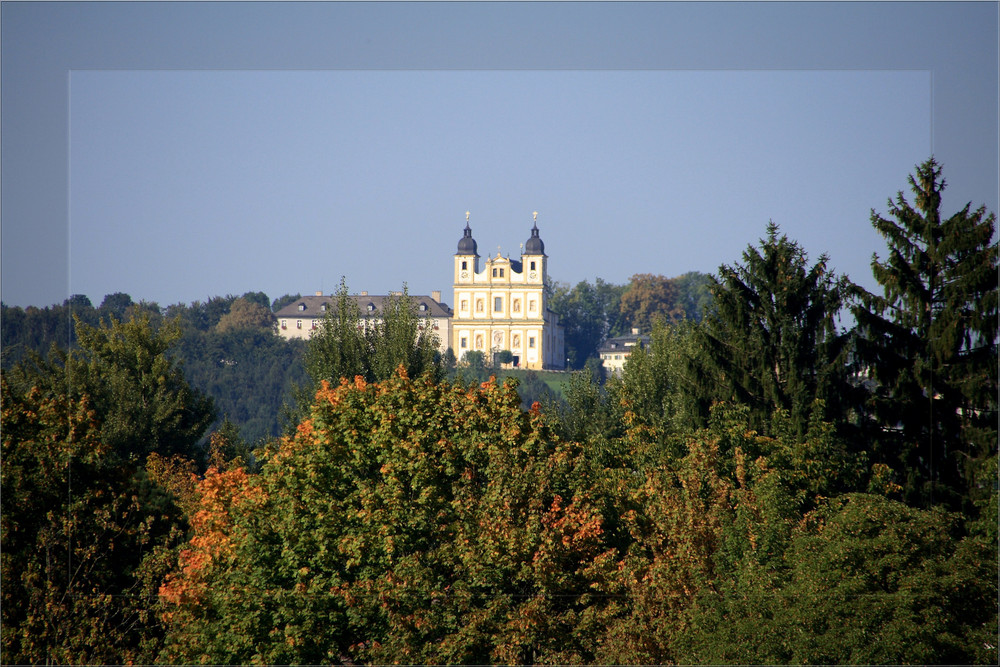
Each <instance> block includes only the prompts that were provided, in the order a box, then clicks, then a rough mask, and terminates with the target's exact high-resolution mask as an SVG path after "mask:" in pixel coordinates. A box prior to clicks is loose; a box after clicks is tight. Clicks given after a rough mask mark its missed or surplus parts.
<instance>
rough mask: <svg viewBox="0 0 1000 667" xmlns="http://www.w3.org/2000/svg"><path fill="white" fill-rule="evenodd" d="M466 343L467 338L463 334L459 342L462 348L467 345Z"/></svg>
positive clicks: (467, 342)
mask: <svg viewBox="0 0 1000 667" xmlns="http://www.w3.org/2000/svg"><path fill="white" fill-rule="evenodd" d="M468 344H469V339H468V338H466V337H465V336H462V342H461V346H462V349H463V350H464V349H465V348H466V346H468Z"/></svg>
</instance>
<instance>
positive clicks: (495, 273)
mask: <svg viewBox="0 0 1000 667" xmlns="http://www.w3.org/2000/svg"><path fill="white" fill-rule="evenodd" d="M493 277H494V278H496V277H497V270H496V269H493Z"/></svg>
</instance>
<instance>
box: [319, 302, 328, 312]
mask: <svg viewBox="0 0 1000 667" xmlns="http://www.w3.org/2000/svg"><path fill="white" fill-rule="evenodd" d="M319 309H320V310H322V311H323V312H324V313H325V312H326V304H325V303H324V304H323V305H322V306H320V307H319Z"/></svg>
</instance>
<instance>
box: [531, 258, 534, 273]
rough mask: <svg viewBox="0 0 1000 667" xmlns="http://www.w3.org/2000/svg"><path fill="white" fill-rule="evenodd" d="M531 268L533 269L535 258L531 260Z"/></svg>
mask: <svg viewBox="0 0 1000 667" xmlns="http://www.w3.org/2000/svg"><path fill="white" fill-rule="evenodd" d="M531 270H532V271H534V270H535V260H531Z"/></svg>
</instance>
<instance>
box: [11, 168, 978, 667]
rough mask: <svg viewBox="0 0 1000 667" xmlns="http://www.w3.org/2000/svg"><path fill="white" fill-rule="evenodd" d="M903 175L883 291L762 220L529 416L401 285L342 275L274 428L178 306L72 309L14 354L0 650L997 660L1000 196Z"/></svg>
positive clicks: (346, 658)
mask: <svg viewBox="0 0 1000 667" xmlns="http://www.w3.org/2000/svg"><path fill="white" fill-rule="evenodd" d="M910 186H911V190H912V192H913V203H911V202H910V201H908V200H907V198H906V197H905V196H904V194H903V193H902V192H901V193H899V194H898V195H897V197H896V198H895V199H894V200H890V202H889V208H888V213H887V214H886V215H885V216H883V215H881V214H878V213H876V212H875V211H873V212H872V224H873V225H874V226H875V228H876V229H877V230H878V231H879V232H880V233H881V234H882V235H883V236H884V237H885V239H886V241H887V254H886V257H885V258H884V259H882V258H880V257H878V256H876V257H874V258H873V263H872V266H873V272H874V276H875V279H876V280H877V281H878V283H879V284H880V285H881V286H882V287H883V288H884V289H883V293H882V294H872V293H869V292H867V291H866V290H863V289H862V288H860V287H858V286H857V285H854V284H852V283H851V282H850V281H849V280H847V279H846V277H843V276H837V275H834V274H833V273H832V272H831V271H830V270H829V269H828V266H827V265H828V259H827V258H826V257H825V256H822V255H821V256H820V257H819V258H817V259H816V260H815V261H812V260H810V258H809V257H808V255H807V253H806V252H805V250H804V249H802V248H801V247H800V246H799V245H798V244H797V243H796V242H795V241H793V240H790V239H788V238H787V236H786V235H784V234H782V233H781V231H780V229H779V228H778V227H777V226H775V225H769V226H768V227H767V229H766V234H765V236H764V238H761V239H760V240H759V241H758V242H757V243H756V244H751V245H750V246H748V248H747V250H746V251H745V252H744V254H743V256H742V258H741V261H739V262H736V263H734V264H732V265H723V266H721V267H720V268H719V271H718V273H717V274H715V275H713V276H711V277H710V280H709V286H710V290H711V301H710V307H709V308H707V309H705V310H703V311H702V313H701V317H700V319H698V318H689V317H686V316H685V315H683V314H681V313H678V312H676V308H671V309H668V310H667V311H666V312H664V310H663V309H662V308H660V307H657V308H655V309H650V310H651V312H655V313H656V314H655V315H653V316H652V317H651V319H650V324H651V326H652V334H651V343H650V345H649V346H648V347H647V348H645V349H640V350H636V351H635V352H633V354H632V356H631V357H630V360H629V362H628V363H627V365H626V366H625V370H624V373H623V374H622V375H621V377H615V378H611V379H608V380H607V381H603V378H602V377H601V376H600V373H599V372H597V369H595V368H594V367H593V366H591V367H589V368H587V369H585V370H584V371H582V372H578V373H576V374H574V375H573V376H572V379H571V381H570V383H569V386H568V388H567V389H566V390H565V392H564V394H565V400H564V402H556V401H550V400H547V399H546V400H541V401H533V402H532V404H531V405H529V406H527V409H525V406H523V405H522V396H520V395H519V394H518V387H517V382H516V381H515V380H512V379H508V380H506V381H505V382H503V383H500V382H497V381H495V380H489V379H487V380H485V381H480V380H481V377H479V376H478V375H477V376H475V377H474V376H473V375H472V374H471V370H469V369H468V368H464V367H463V364H459V363H456V362H455V361H454V360H453V359H447V358H445V357H444V356H442V355H437V354H435V348H436V343H435V341H434V340H433V336H432V335H427V336H424V334H423V332H427V333H428V334H430V331H429V330H428V329H423V330H421V328H420V320H419V318H418V317H417V316H416V312H415V311H414V310H413V309H412V308H410V307H408V300H407V299H406V296H405V291H404V294H403V296H402V297H400V298H399V299H398V301H397V303H396V307H395V308H391V309H390V314H389V317H387V318H385V319H384V320H383V321H382V322H381V323H379V324H377V325H375V326H364V325H363V323H362V321H361V320H360V319H358V313H356V312H354V311H352V310H351V309H350V308H349V306H348V303H350V300H349V299H347V291H346V285H344V284H342V285H341V290H340V292H339V293H338V297H337V298H338V299H339V300H340V305H341V307H340V308H337V309H331V310H330V311H328V312H327V315H326V317H327V322H326V326H325V327H323V328H321V329H320V331H321V332H322V333H321V335H320V336H317V337H314V339H313V340H311V341H310V342H309V343H308V344H307V345H306V346H305V349H304V350H303V356H302V363H303V368H304V374H305V377H304V379H303V381H302V385H301V386H302V389H301V390H300V391H299V393H298V395H297V400H295V401H292V402H290V404H289V405H290V407H289V409H288V411H287V414H288V422H287V426H286V428H285V429H284V431H283V435H282V436H281V437H280V438H272V439H269V440H267V441H266V442H264V443H262V444H260V445H258V446H256V447H252V446H251V445H249V444H247V442H246V441H245V440H244V439H242V438H241V436H240V433H239V429H238V428H237V427H236V426H235V425H234V424H232V423H226V424H223V425H222V426H221V427H210V425H211V424H212V423H213V419H214V417H215V412H214V409H213V405H212V402H211V400H210V399H209V398H208V396H207V395H206V394H205V393H204V392H203V391H201V390H199V389H196V388H193V387H192V385H191V384H190V383H189V382H188V381H187V380H186V379H185V377H184V373H183V372H182V370H181V368H180V364H179V362H178V358H177V357H176V356H173V355H171V354H170V350H171V349H174V348H175V347H176V346H177V344H178V341H180V340H181V337H182V336H183V335H184V334H183V327H182V325H181V324H179V323H178V322H177V321H176V320H168V321H165V322H163V323H162V324H161V325H159V326H156V325H154V323H153V318H152V316H151V315H150V314H148V313H147V314H140V316H139V317H133V318H131V319H128V320H124V321H117V320H115V321H112V322H111V324H110V325H108V324H107V323H105V324H104V325H101V326H92V325H89V324H87V323H85V322H82V321H77V323H76V334H75V335H76V336H77V339H76V341H75V346H74V347H73V348H71V349H68V350H59V351H53V353H52V354H51V355H49V356H48V357H46V358H43V357H41V356H40V355H34V356H31V357H30V358H29V357H25V358H24V359H22V360H21V361H19V362H18V363H16V364H12V366H11V367H10V368H7V367H5V368H4V370H3V374H2V391H3V397H2V409H3V429H2V430H3V435H2V445H3V452H2V453H3V467H2V473H3V479H2V483H3V488H4V497H3V513H2V514H3V517H2V518H3V525H2V529H3V533H2V535H3V545H2V551H3V561H2V568H3V571H2V575H3V580H4V586H3V589H2V593H0V595H2V597H3V599H2V603H3V604H2V613H3V633H2V649H3V657H2V661H3V662H5V663H10V662H43V661H44V662H66V663H69V662H106V663H125V662H145V663H152V662H163V663H179V662H183V663H214V664H221V663H226V664H230V663H237V662H238V663H251V662H254V663H258V662H259V663H282V664H292V663H295V664H319V663H331V664H357V663H359V662H367V663H408V664H414V663H449V664H454V663H476V664H485V663H508V664H510V663H517V664H529V663H531V664H535V663H556V662H558V663H564V664H566V663H589V664H594V663H602V664H603V663H607V664H612V663H613V664H653V663H655V664H680V663H686V664H696V663H697V664H733V663H742V664H765V663H766V664H778V663H826V664H829V663H848V664H902V663H958V664H967V663H974V664H996V662H997V659H998V653H997V645H998V636H997V592H998V591H997V582H996V570H997V540H998V531H997V512H998V508H997V485H996V479H997V446H996V443H997V429H996V420H997V405H996V403H997V324H998V323H997V282H996V275H997V248H996V245H995V243H994V240H993V239H994V235H995V216H994V215H993V214H992V213H988V212H986V211H985V209H983V208H979V209H975V210H972V209H971V207H970V206H966V207H965V208H963V209H962V210H961V211H959V212H957V213H955V214H953V215H951V216H950V217H944V216H942V214H941V211H940V193H941V190H942V189H943V188H944V180H943V178H942V177H941V168H940V165H938V164H937V163H936V162H935V161H934V160H933V159H932V160H929V161H927V162H925V163H923V164H921V165H919V166H918V167H917V169H916V172H915V174H914V175H913V176H911V177H910ZM633 282H636V281H633ZM651 282H655V281H651ZM598 286H600V283H599V284H598ZM574 289H575V288H574ZM571 291H573V290H568V289H567V290H566V292H567V293H569V292H571ZM586 292H587V289H586V286H585V287H581V288H580V289H579V290H578V291H577V294H578V295H580V296H581V298H582V297H583V296H584V294H585V293H586ZM623 295H624V293H623ZM637 300H640V299H639V298H638V295H637ZM650 302H652V300H650ZM607 303H613V301H611V300H609V301H607ZM844 309H847V310H848V311H849V312H850V313H851V314H852V315H853V318H854V322H855V325H854V326H853V327H851V328H850V329H843V328H840V327H838V326H836V317H837V315H838V313H839V312H841V310H844ZM671 311H673V313H674V314H673V315H670V314H669V313H670V312H671ZM614 312H615V308H614V307H613V306H611V307H605V308H604V310H603V316H602V317H603V323H602V324H601V325H600V326H601V327H612V326H616V325H614V324H609V322H610V318H609V317H608V315H609V313H612V314H613V313H614ZM618 312H619V313H620V312H621V306H620V305H619V306H618ZM681 312H686V311H683V310H682V311H681ZM596 319H597V318H595V320H596ZM220 320H221V317H220ZM611 330H612V329H611V328H608V329H607V331H611ZM463 369H464V370H463ZM463 372H464V373H465V374H464V375H463ZM206 431H207V432H208V433H209V435H208V437H207V441H206V437H205V433H206ZM254 444H256V443H254Z"/></svg>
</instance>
